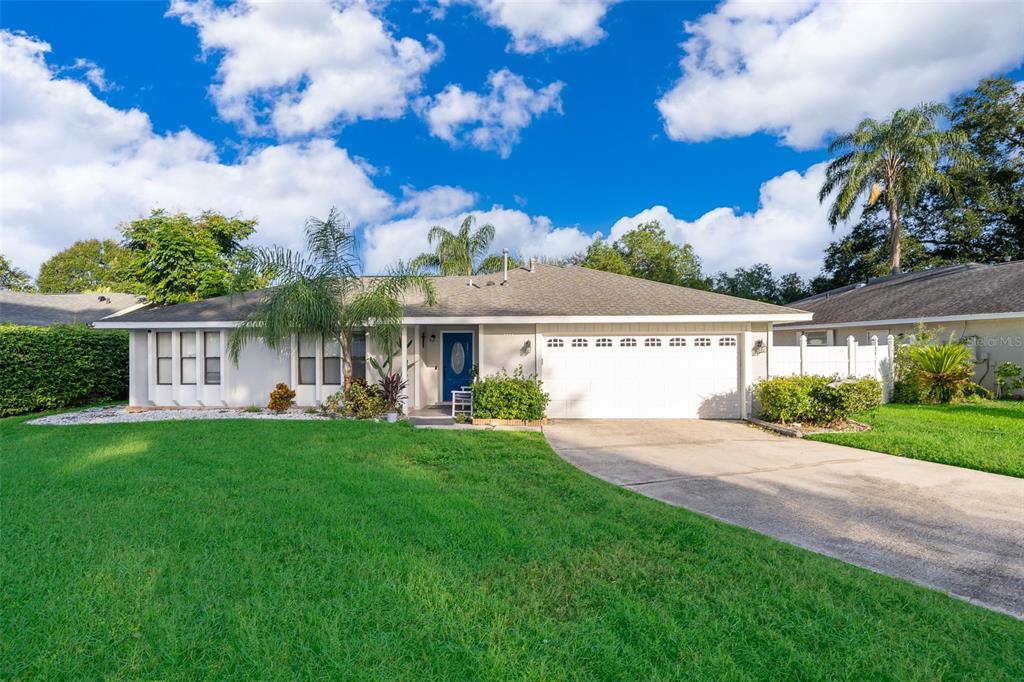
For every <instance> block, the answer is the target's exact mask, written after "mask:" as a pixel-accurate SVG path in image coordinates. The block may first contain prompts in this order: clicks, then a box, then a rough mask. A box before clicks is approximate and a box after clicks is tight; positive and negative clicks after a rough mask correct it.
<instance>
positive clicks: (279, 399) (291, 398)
mask: <svg viewBox="0 0 1024 682" xmlns="http://www.w3.org/2000/svg"><path fill="white" fill-rule="evenodd" d="M294 404H295V391H293V390H292V389H290V388H288V384H278V385H277V386H275V387H274V390H273V391H271V392H270V402H269V403H267V407H268V408H269V409H271V410H273V411H274V412H284V411H285V410H287V409H288V408H289V407H291V406H292V405H294Z"/></svg>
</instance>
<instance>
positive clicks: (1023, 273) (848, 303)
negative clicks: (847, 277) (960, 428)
mask: <svg viewBox="0 0 1024 682" xmlns="http://www.w3.org/2000/svg"><path fill="white" fill-rule="evenodd" d="M790 305H792V306H793V307H795V308H799V309H801V310H807V311H810V312H812V313H814V318H813V320H811V321H801V322H793V323H788V324H782V325H779V326H776V327H775V333H774V342H775V343H776V344H777V345H780V346H793V345H798V344H799V343H800V336H801V335H805V336H806V337H807V345H809V346H843V345H846V343H847V337H849V336H853V337H854V339H855V340H856V341H857V342H858V343H861V344H870V342H871V337H872V336H877V337H878V338H879V339H885V337H886V336H888V335H889V334H892V335H894V336H897V337H899V336H907V335H910V334H913V333H914V331H915V329H916V328H917V327H918V325H919V324H924V325H925V326H926V327H928V328H929V329H932V330H938V331H940V334H941V336H943V337H949V336H953V337H955V338H958V339H964V338H966V339H968V341H969V342H970V343H972V344H973V345H974V347H975V362H976V363H977V364H976V379H977V380H978V382H979V383H981V384H982V385H984V386H986V387H988V388H990V389H991V388H994V387H995V376H994V373H995V368H996V367H997V366H998V365H999V364H1001V363H1003V362H1015V363H1017V364H1018V365H1022V366H1024V261H1010V262H1006V263H996V264H992V265H984V264H978V263H969V264H964V265H949V266H944V267H939V268H934V269H931V270H923V271H920V272H904V273H899V274H896V275H890V276H888V277H880V278H878V279H873V280H870V281H868V282H866V283H858V284H853V285H850V286H846V287H842V288H839V289H833V290H832V291H827V292H825V293H822V294H817V295H815V296H811V297H810V298H805V299H802V300H800V301H796V302H794V303H792V304H790Z"/></svg>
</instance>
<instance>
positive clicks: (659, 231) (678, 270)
mask: <svg viewBox="0 0 1024 682" xmlns="http://www.w3.org/2000/svg"><path fill="white" fill-rule="evenodd" d="M574 260H575V261H576V262H578V263H579V265H582V266H583V267H586V268H592V269H594V270H604V271H606V272H615V273H618V274H620V275H631V276H633V277H640V278H642V279H649V280H653V281H655V282H665V283H666V284H676V285H678V286H684V287H694V288H697V289H707V288H708V287H709V285H710V282H709V280H708V279H707V278H705V277H704V276H703V275H702V274H701V269H700V258H698V257H697V254H695V253H694V251H693V247H692V246H690V245H689V244H683V245H681V246H680V245H679V244H676V243H675V242H673V241H671V240H670V239H668V237H667V236H666V235H665V229H664V228H663V227H662V226H661V223H659V222H658V221H657V220H652V221H649V222H646V223H643V224H641V225H638V226H637V227H635V228H633V229H632V230H630V231H629V232H627V233H625V234H624V235H622V237H621V238H620V239H619V240H618V241H615V242H613V243H611V244H609V243H608V242H606V241H604V240H602V239H600V238H599V239H595V240H594V241H593V243H591V244H590V246H589V247H587V250H586V251H585V252H584V253H583V254H581V255H580V256H578V257H576V258H574Z"/></svg>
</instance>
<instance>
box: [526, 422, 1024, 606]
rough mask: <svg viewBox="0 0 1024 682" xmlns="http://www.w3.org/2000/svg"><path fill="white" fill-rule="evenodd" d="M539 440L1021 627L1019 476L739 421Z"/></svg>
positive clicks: (1023, 493) (572, 433) (598, 430)
mask: <svg viewBox="0 0 1024 682" xmlns="http://www.w3.org/2000/svg"><path fill="white" fill-rule="evenodd" d="M544 434H545V436H546V437H547V440H548V442H549V443H550V444H551V447H552V448H553V449H554V450H555V452H557V453H558V454H559V455H560V456H561V457H562V458H563V459H565V460H567V461H568V462H570V463H571V464H573V465H575V466H577V467H579V468H580V469H582V470H584V471H586V472H588V473H590V474H592V475H594V476H597V477H599V478H603V479H604V480H606V481H609V482H611V483H615V484H617V485H620V486H623V487H625V488H629V489H631V490H635V491H637V492H639V493H641V494H643V495H646V496H648V497H653V498H655V499H659V500H662V501H664V502H668V503H669V504H673V505H677V506H681V507H686V508H687V509H691V510H693V511H696V512H700V513H702V514H706V515H708V516H712V517H715V518H717V519H721V520H723V521H727V522H729V523H733V524H736V525H739V526H744V527H746V528H750V529H751V530H755V531H757V532H759V533H764V534H766V535H770V536H772V537H776V538H778V539H780V540H784V541H786V542H789V543H792V544H795V545H798V546H800V547H804V548H806V549H810V550H813V551H815V552H820V553H821V554H827V555H829V556H832V557H835V558H837V559H841V560H843V561H846V562H849V563H852V564H856V565H858V566H863V567H865V568H869V569H871V570H874V571H878V572H880V573H886V574H888V575H892V576H895V577H898V578H903V579H905V580H909V581H912V582H915V583H918V584H921V585H926V586H928V587H932V588H934V589H938V590H942V591H944V592H946V593H948V594H951V595H953V596H956V597H959V598H961V599H966V600H968V601H971V602H974V603H977V604H980V605H982V606H986V607H988V608H991V609H995V610H998V611H1003V612H1005V613H1008V614H1010V615H1013V616H1016V617H1017V618H1021V619H1024V479H1019V478H1013V477H1009V476H1000V475H997V474H988V473H984V472H980V471H972V470H969V469H961V468H959V467H952V466H946V465H944V464H935V463H932V462H923V461H919V460H914V459H907V458H904V457H894V456H892V455H885V454H882V453H877V452H869V451H867V450H858V449H856V448H848V447H843V446H839V445H831V444H828V443H817V442H814V441H806V440H800V439H794V438H784V437H781V436H776V435H774V434H769V433H766V432H764V431H761V430H759V429H756V428H753V427H751V426H748V425H747V424H745V423H742V422H725V421H709V420H587V421H582V420H580V421H576V420H558V421H556V422H554V423H552V424H551V425H549V426H546V427H545V428H544Z"/></svg>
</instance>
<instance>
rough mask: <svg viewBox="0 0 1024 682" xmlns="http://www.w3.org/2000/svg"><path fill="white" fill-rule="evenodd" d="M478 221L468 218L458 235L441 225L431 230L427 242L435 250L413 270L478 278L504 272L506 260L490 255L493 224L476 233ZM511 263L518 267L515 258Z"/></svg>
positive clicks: (421, 257) (420, 258)
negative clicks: (474, 227)
mask: <svg viewBox="0 0 1024 682" xmlns="http://www.w3.org/2000/svg"><path fill="white" fill-rule="evenodd" d="M475 222H476V218H474V217H473V216H466V219H465V220H463V221H462V225H461V226H460V227H459V230H458V232H451V231H450V230H447V229H445V228H443V227H441V226H440V225H435V226H434V227H432V228H430V232H428V233H427V240H428V241H429V242H430V245H431V246H432V247H434V251H433V253H424V254H420V255H419V256H417V257H416V258H414V259H413V260H412V263H411V266H412V268H413V269H421V268H426V269H429V270H435V271H437V272H438V273H439V274H442V275H479V274H484V273H488V272H498V271H499V270H501V269H502V267H503V266H504V263H503V257H502V256H498V255H496V254H490V255H487V249H488V247H489V246H490V245H491V242H492V241H494V225H491V224H489V223H488V224H485V225H481V226H480V227H479V228H478V229H476V230H474V229H473V224H474V223H475ZM509 264H510V265H513V264H515V261H514V259H510V260H509Z"/></svg>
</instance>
